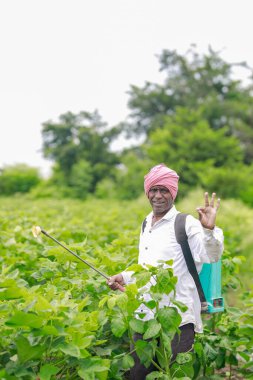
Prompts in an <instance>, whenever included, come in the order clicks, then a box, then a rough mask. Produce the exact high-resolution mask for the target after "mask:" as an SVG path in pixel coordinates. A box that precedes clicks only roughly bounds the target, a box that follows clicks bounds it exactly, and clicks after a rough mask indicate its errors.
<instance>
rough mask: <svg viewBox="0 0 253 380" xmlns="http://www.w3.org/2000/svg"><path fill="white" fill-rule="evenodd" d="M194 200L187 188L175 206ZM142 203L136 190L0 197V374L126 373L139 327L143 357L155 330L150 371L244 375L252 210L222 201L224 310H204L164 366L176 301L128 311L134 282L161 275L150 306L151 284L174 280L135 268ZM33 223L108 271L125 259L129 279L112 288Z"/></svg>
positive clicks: (91, 377)
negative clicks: (125, 195)
mask: <svg viewBox="0 0 253 380" xmlns="http://www.w3.org/2000/svg"><path fill="white" fill-rule="evenodd" d="M201 203H202V193H201V192H199V191H196V192H194V193H192V194H190V195H189V197H188V198H187V199H185V200H183V201H181V202H180V203H179V204H178V209H180V211H184V212H190V213H192V214H194V215H195V216H196V213H195V211H194V210H195V208H196V207H197V206H198V205H199V204H201ZM149 210H150V208H149V205H148V203H147V201H146V199H144V198H140V199H138V200H136V201H112V200H107V201H105V200H96V199H90V200H87V201H85V202H81V201H75V200H66V199H65V200H52V199H50V200H45V199H43V200H33V199H29V198H28V197H13V198H1V199H0V225H1V234H0V249H1V251H0V252H1V253H0V261H1V272H0V379H6V380H12V379H13V380H14V379H24V380H26V379H27V380H30V379H34V380H50V379H52V380H53V379H86V380H96V379H98V380H107V379H111V380H113V379H114V380H120V379H127V378H128V375H129V369H130V368H131V366H132V365H133V359H132V356H131V354H130V342H131V337H132V334H133V332H141V333H143V334H144V337H143V340H142V341H139V344H138V345H137V347H136V351H137V353H138V355H139V356H140V358H141V360H142V361H143V363H146V364H147V365H148V364H150V363H151V362H152V360H153V359H152V358H153V352H154V350H156V347H157V338H158V337H160V339H161V341H162V342H163V343H164V347H163V348H164V349H163V352H161V356H160V359H159V365H158V366H157V369H156V371H155V372H154V374H152V376H150V377H149V379H165V380H166V379H185V380H186V379H222V378H228V379H229V378H230V379H244V378H245V379H246V378H250V379H253V357H252V355H253V313H252V312H253V306H252V305H253V292H252V288H251V281H252V280H251V278H252V270H251V268H252V262H253V259H252V254H251V250H252V247H253V237H252V233H251V231H252V227H253V226H252V221H253V211H252V210H251V209H249V208H247V207H246V206H244V205H243V204H241V203H240V202H236V201H224V202H223V203H222V206H221V210H220V211H219V216H218V225H219V226H221V227H222V228H223V230H224V234H225V239H226V244H225V248H226V249H225V252H224V256H223V289H224V297H226V311H225V312H224V313H222V314H217V315H213V316H212V317H210V316H204V320H205V332H204V334H199V336H198V337H197V338H196V344H195V353H194V354H190V353H189V354H182V356H179V358H178V360H177V362H176V363H174V364H173V365H172V366H169V365H168V363H169V358H170V351H169V347H170V342H171V337H172V335H173V334H174V333H175V332H176V331H177V327H178V325H179V323H180V317H179V314H178V312H177V308H176V307H171V308H168V310H165V311H164V312H163V313H162V312H158V313H157V317H156V318H155V319H154V320H153V321H152V322H144V321H141V320H139V321H137V320H136V319H135V318H134V316H133V313H134V310H135V309H136V308H137V307H138V305H139V302H140V295H139V290H138V289H139V288H140V287H141V286H143V285H144V284H145V283H146V282H147V281H148V280H149V278H150V275H156V276H157V278H158V279H160V280H161V284H164V283H166V284H165V285H160V288H159V287H157V289H156V293H155V295H154V305H153V306H155V305H156V301H157V299H158V298H159V297H158V296H157V294H159V292H160V293H161V292H162V291H164V290H166V291H167V292H169V291H173V286H174V284H175V281H176V280H175V277H173V273H172V272H171V270H167V271H166V270H164V269H163V268H162V266H161V267H159V268H157V269H154V268H150V270H147V271H144V270H142V269H141V268H139V266H138V265H136V262H137V255H138V237H139V231H140V225H141V222H142V220H143V219H144V217H145V215H146V214H147V212H149ZM34 225H38V226H41V227H42V228H43V229H44V230H46V231H47V232H48V233H49V234H50V235H52V236H53V237H55V238H56V239H57V240H59V241H60V242H61V243H63V244H65V245H66V246H67V247H68V248H69V249H71V250H73V251H74V252H76V253H77V254H78V255H80V256H81V257H82V258H83V259H85V260H86V261H88V262H89V263H91V264H92V265H93V266H94V267H96V268H98V269H99V270H100V271H102V272H103V273H105V274H106V275H108V276H110V275H113V274H116V273H118V272H120V271H122V270H124V269H126V268H127V267H132V269H133V270H135V272H136V273H137V283H136V284H132V285H129V286H128V287H127V289H126V292H124V293H121V292H119V291H116V292H113V291H111V290H110V289H109V288H108V286H107V285H106V280H105V278H104V277H102V276H100V275H99V274H97V273H96V272H95V271H93V270H92V269H90V268H89V267H87V266H86V265H85V264H83V263H82V262H81V261H79V260H78V259H76V258H75V257H74V256H72V255H71V254H70V253H68V252H67V251H66V250H64V249H63V248H61V247H60V246H59V245H57V244H55V243H54V242H53V241H52V240H50V239H49V238H48V237H46V236H44V235H40V236H39V237H38V239H36V238H35V237H34V236H33V235H32V232H31V229H32V226H34ZM244 257H245V258H244ZM241 282H243V283H244V287H240V283H241ZM158 284H159V281H158ZM156 297H158V298H156ZM175 306H177V307H178V308H182V309H183V307H184V306H183V305H175Z"/></svg>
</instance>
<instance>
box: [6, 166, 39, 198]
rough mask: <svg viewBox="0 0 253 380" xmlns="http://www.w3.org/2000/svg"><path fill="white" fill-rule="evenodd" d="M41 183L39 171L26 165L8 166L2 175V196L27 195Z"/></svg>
mask: <svg viewBox="0 0 253 380" xmlns="http://www.w3.org/2000/svg"><path fill="white" fill-rule="evenodd" d="M40 181H41V178H40V175H39V170H38V169H37V168H33V167H30V166H28V165H26V164H17V165H12V166H6V167H4V168H3V169H1V173H0V192H1V195H12V194H15V193H27V192H29V191H30V190H31V189H32V188H33V187H34V186H36V185H37V184H38V183H39V182H40Z"/></svg>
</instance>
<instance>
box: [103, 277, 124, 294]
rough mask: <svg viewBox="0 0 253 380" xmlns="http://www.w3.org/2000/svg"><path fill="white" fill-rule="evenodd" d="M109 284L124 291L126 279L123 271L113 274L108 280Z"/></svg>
mask: <svg viewBox="0 0 253 380" xmlns="http://www.w3.org/2000/svg"><path fill="white" fill-rule="evenodd" d="M107 285H108V286H109V287H110V288H111V289H112V290H120V291H121V292H124V291H125V288H124V286H123V285H125V283H124V279H123V276H122V274H121V273H119V274H116V275H115V276H111V277H110V278H109V279H108V280H107Z"/></svg>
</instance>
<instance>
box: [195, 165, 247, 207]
mask: <svg viewBox="0 0 253 380" xmlns="http://www.w3.org/2000/svg"><path fill="white" fill-rule="evenodd" d="M200 183H201V184H202V186H203V187H204V188H206V189H215V191H217V192H218V193H219V194H220V196H221V197H222V198H235V199H236V198H237V199H241V200H242V201H243V202H245V203H246V204H248V205H249V206H251V207H252V206H253V166H252V165H250V166H245V165H233V166H231V167H230V168H227V167H220V168H214V167H211V168H207V170H206V171H205V173H200Z"/></svg>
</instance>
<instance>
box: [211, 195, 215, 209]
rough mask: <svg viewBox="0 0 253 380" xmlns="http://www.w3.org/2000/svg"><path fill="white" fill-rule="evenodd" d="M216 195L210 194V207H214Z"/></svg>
mask: <svg viewBox="0 0 253 380" xmlns="http://www.w3.org/2000/svg"><path fill="white" fill-rule="evenodd" d="M215 197H216V193H212V198H211V201H210V206H212V207H214V201H215Z"/></svg>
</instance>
